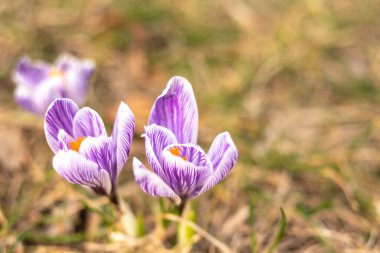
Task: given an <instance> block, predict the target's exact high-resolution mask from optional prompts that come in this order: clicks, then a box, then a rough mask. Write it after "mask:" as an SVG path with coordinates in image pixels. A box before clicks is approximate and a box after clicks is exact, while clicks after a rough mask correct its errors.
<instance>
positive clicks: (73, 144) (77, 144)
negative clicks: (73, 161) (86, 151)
mask: <svg viewBox="0 0 380 253" xmlns="http://www.w3.org/2000/svg"><path fill="white" fill-rule="evenodd" d="M85 139H86V137H79V138H77V139H76V140H75V141H72V142H70V148H71V149H72V150H74V151H76V152H79V148H80V145H81V144H82V141H84V140H85Z"/></svg>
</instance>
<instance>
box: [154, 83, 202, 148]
mask: <svg viewBox="0 0 380 253" xmlns="http://www.w3.org/2000/svg"><path fill="white" fill-rule="evenodd" d="M151 124H157V125H159V126H163V127H165V128H167V129H169V130H170V131H171V132H173V133H174V135H175V136H176V138H177V140H178V142H179V143H182V144H185V143H193V144H196V142H197V135H198V107H197V103H196V101H195V97H194V92H193V88H192V87H191V84H190V83H189V81H187V80H186V79H185V78H183V77H177V76H176V77H173V78H171V79H170V80H169V82H168V85H167V87H166V89H165V90H164V91H163V93H162V94H161V95H160V96H159V97H158V98H157V100H156V102H155V104H154V105H153V108H152V111H151V113H150V118H149V125H151Z"/></svg>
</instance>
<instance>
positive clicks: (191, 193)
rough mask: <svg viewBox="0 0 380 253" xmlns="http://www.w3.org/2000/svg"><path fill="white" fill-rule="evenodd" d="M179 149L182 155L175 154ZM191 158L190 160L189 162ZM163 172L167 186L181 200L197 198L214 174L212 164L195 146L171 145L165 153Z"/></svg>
mask: <svg viewBox="0 0 380 253" xmlns="http://www.w3.org/2000/svg"><path fill="white" fill-rule="evenodd" d="M173 148H179V149H180V154H179V156H176V155H174V154H173ZM187 156H189V158H190V160H187ZM162 167H163V171H164V173H165V174H166V180H165V182H166V184H168V185H169V186H170V188H172V189H173V191H174V192H175V193H176V194H177V195H178V196H180V197H181V198H193V197H195V196H197V195H198V194H199V192H200V190H201V189H202V187H203V185H204V183H205V182H206V180H207V179H208V178H209V177H210V176H211V174H212V164H211V162H210V160H209V159H208V157H207V155H206V154H205V153H204V151H203V150H202V149H201V148H200V147H198V146H196V145H193V144H185V145H171V146H168V147H166V148H165V150H164V151H163V163H162Z"/></svg>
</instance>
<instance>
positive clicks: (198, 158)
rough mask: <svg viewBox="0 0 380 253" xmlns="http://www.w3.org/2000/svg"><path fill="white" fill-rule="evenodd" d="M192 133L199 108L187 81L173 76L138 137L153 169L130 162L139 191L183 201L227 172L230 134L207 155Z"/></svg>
mask: <svg viewBox="0 0 380 253" xmlns="http://www.w3.org/2000/svg"><path fill="white" fill-rule="evenodd" d="M197 135H198V108H197V104H196V101H195V97H194V93H193V89H192V87H191V84H190V83H189V82H188V81H187V80H186V79H185V78H183V77H173V78H172V79H171V80H170V81H169V83H168V85H167V88H166V89H165V90H164V91H163V93H162V94H161V96H159V97H158V98H157V100H156V102H155V104H154V105H153V108H152V111H151V114H150V118H149V126H147V127H146V128H145V134H144V135H143V136H144V137H145V149H146V156H147V159H148V162H149V164H150V166H151V167H152V168H153V172H152V171H149V170H148V169H147V168H146V167H145V166H144V165H143V164H142V163H141V162H140V161H139V160H138V159H137V158H134V160H133V171H134V175H135V179H136V181H137V183H138V184H139V185H140V187H141V188H142V190H143V191H144V192H146V193H148V194H150V195H152V196H157V197H173V198H177V199H178V197H179V198H180V199H181V200H187V199H191V198H194V197H196V196H198V195H199V194H201V193H203V192H205V191H207V190H209V189H210V188H212V187H213V186H214V185H216V184H217V183H218V182H220V181H221V180H222V179H223V178H224V177H225V176H226V175H227V174H228V173H229V171H230V170H231V169H232V167H233V166H234V164H235V163H236V160H237V157H238V151H237V148H236V146H235V144H234V142H233V141H232V139H231V136H230V134H229V133H228V132H224V133H221V134H219V135H218V136H217V137H216V138H215V139H214V141H213V143H212V145H211V147H210V150H209V151H208V153H207V154H206V152H205V151H204V150H203V149H202V148H201V147H199V146H198V145H197V144H196V143H197Z"/></svg>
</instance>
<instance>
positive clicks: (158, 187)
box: [133, 157, 178, 198]
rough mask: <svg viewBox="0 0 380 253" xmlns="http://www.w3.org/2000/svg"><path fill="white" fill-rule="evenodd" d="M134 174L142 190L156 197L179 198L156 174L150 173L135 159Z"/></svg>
mask: <svg viewBox="0 0 380 253" xmlns="http://www.w3.org/2000/svg"><path fill="white" fill-rule="evenodd" d="M133 174H134V176H135V180H136V182H137V183H138V184H139V186H140V187H141V189H142V190H143V191H144V192H145V193H147V194H149V195H151V196H154V197H171V198H178V196H177V194H175V192H174V191H173V190H172V189H171V188H170V187H169V186H168V185H167V184H166V183H165V182H164V181H163V180H162V179H161V178H160V177H159V176H157V175H156V174H154V173H153V172H151V171H149V170H148V169H147V168H146V167H145V166H144V165H143V164H142V163H141V162H140V161H139V160H138V159H137V158H135V157H134V158H133Z"/></svg>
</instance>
